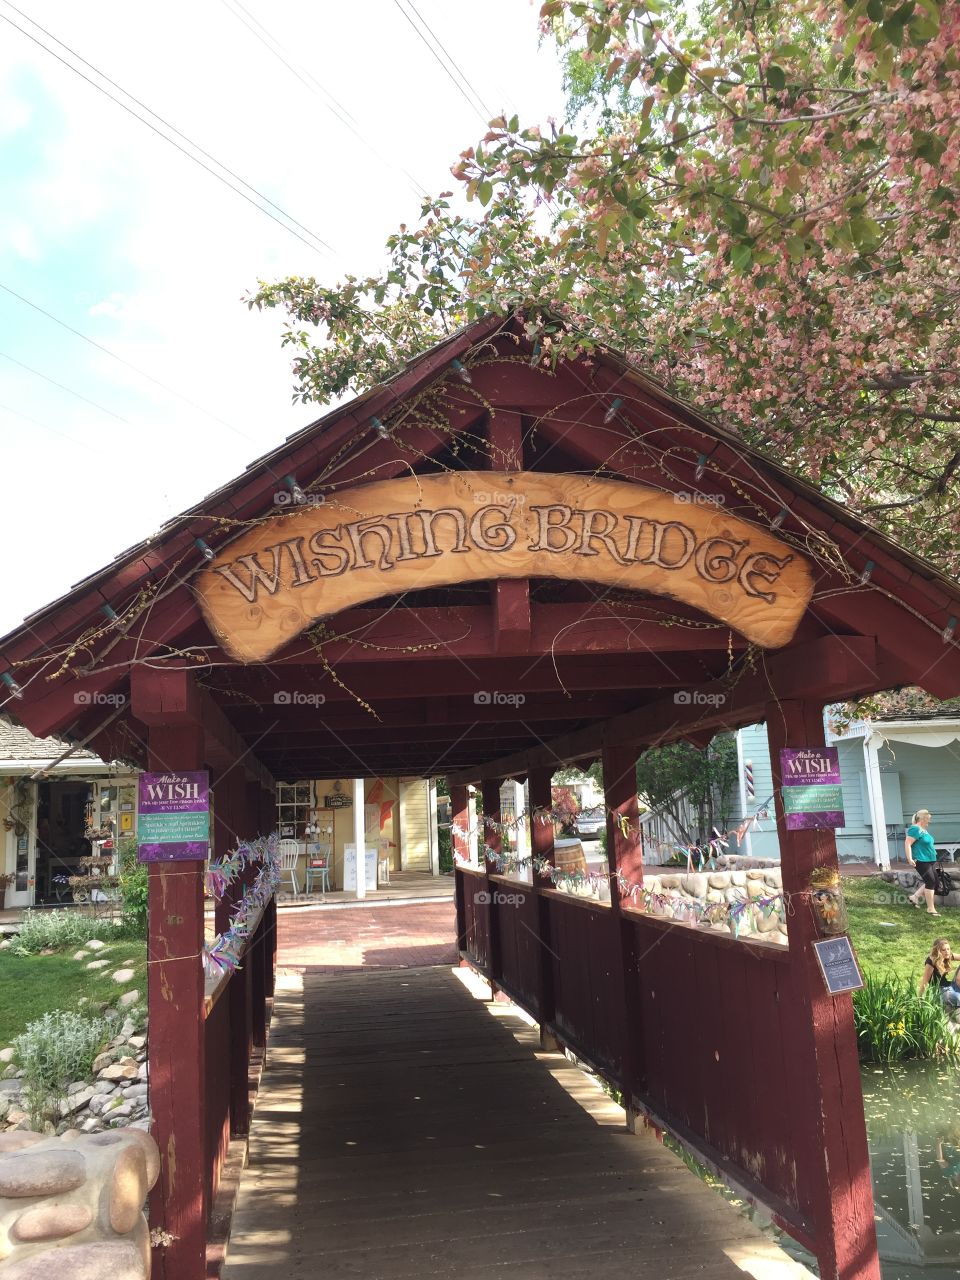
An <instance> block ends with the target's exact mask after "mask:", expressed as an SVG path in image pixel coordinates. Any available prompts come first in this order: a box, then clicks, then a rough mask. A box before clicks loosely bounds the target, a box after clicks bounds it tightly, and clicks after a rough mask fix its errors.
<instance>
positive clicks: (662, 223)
mask: <svg viewBox="0 0 960 1280" xmlns="http://www.w3.org/2000/svg"><path fill="white" fill-rule="evenodd" d="M541 23H542V26H543V30H544V32H545V33H546V34H547V35H548V36H549V37H550V38H553V39H555V40H556V41H557V43H558V45H559V46H560V47H561V49H562V50H563V52H564V56H565V58H566V65H567V73H568V87H569V90H570V100H571V110H572V113H573V115H574V118H575V120H576V119H577V118H579V119H582V120H583V121H584V123H583V124H582V125H581V126H580V127H579V128H578V127H577V126H576V125H575V124H571V125H565V126H563V127H562V128H557V127H556V126H549V127H548V126H547V125H546V124H545V125H543V126H538V125H536V124H531V125H522V124H521V122H520V121H519V120H517V119H516V118H514V119H512V120H507V119H504V118H500V119H497V120H494V121H492V122H491V124H490V128H489V131H488V133H487V135H486V137H485V138H483V140H482V141H481V142H479V143H478V144H477V145H476V146H475V147H471V148H470V149H469V150H467V151H466V152H464V154H463V155H462V157H461V159H460V162H459V163H458V164H457V166H456V167H455V169H454V174H455V176H456V177H457V179H458V180H459V181H461V182H462V183H463V184H464V185H465V189H466V193H467V195H468V197H469V198H470V199H471V200H472V201H474V202H475V204H476V206H477V207H478V210H479V212H478V214H477V216H476V217H475V218H469V217H463V216H461V215H458V214H455V213H453V212H452V211H451V207H450V205H449V202H448V200H447V197H446V196H440V197H438V198H437V199H436V200H433V201H430V202H428V204H427V205H426V206H425V208H424V214H423V219H422V222H421V224H420V225H419V226H418V227H416V228H413V229H410V228H406V227H401V228H400V230H399V231H398V233H397V234H396V235H395V236H393V237H392V238H391V239H390V241H389V242H388V252H389V262H388V264H387V267H386V269H385V270H384V272H383V273H382V274H381V275H379V276H377V277H373V278H370V279H366V280H357V279H351V278H348V279H347V280H346V282H344V283H343V284H342V285H338V286H337V287H335V288H324V287H322V286H320V285H319V284H317V282H315V281H312V280H309V281H304V280H299V279H294V280H286V281H281V282H279V283H276V284H273V285H262V286H261V287H260V289H259V291H258V292H257V293H256V294H255V295H254V296H253V297H251V298H250V299H249V302H250V305H259V306H278V305H279V306H283V307H286V309H287V310H288V312H289V314H290V324H289V326H288V329H287V332H286V334H285V338H284V341H285V342H288V343H291V344H293V345H294V346H295V348H296V349H297V354H296V359H295V375H296V378H297V395H298V396H300V397H302V398H304V399H317V400H325V399H327V398H328V397H329V396H330V395H331V394H339V393H342V392H344V391H345V390H347V389H354V390H360V389H363V388H364V387H366V386H369V385H371V384H373V383H374V382H376V381H378V380H379V379H380V378H382V377H383V376H384V375H385V374H387V373H390V372H392V371H393V370H394V369H395V367H396V364H397V362H398V361H400V360H403V359H406V358H407V357H409V356H411V355H414V354H416V353H417V352H419V351H421V350H422V349H423V348H424V347H425V346H427V345H429V344H430V343H432V342H433V341H435V340H436V338H437V337H438V336H440V335H442V334H443V333H444V332H446V331H448V330H449V329H450V328H452V327H454V326H456V325H457V324H459V323H461V322H463V321H465V320H470V319H473V318H475V317H477V316H478V315H481V314H483V313H486V312H490V311H501V312H506V311H508V310H510V309H514V308H522V309H523V311H524V314H525V316H526V318H527V324H528V328H529V331H530V333H531V336H535V337H536V338H537V339H538V341H539V342H540V344H541V352H542V357H541V358H542V359H543V360H544V361H552V360H556V359H559V358H561V357H562V356H564V355H567V354H570V353H571V352H574V351H576V352H582V351H584V350H589V348H590V346H591V345H592V344H593V343H595V342H603V343H605V344H607V345H610V346H612V347H613V348H614V349H616V350H617V351H619V352H621V353H622V354H624V355H625V356H626V357H627V358H628V359H630V360H632V361H633V362H635V363H636V364H637V365H638V366H640V367H643V368H644V369H645V370H646V371H647V372H650V373H652V374H654V375H656V376H658V377H660V378H661V379H662V380H663V381H664V382H666V383H667V384H668V385H669V386H670V387H671V389H673V390H674V391H676V392H677V393H678V394H680V395H683V396H685V397H686V398H688V399H690V400H692V401H694V402H695V403H696V404H698V405H699V406H700V407H701V408H702V409H703V410H705V411H707V412H712V413H713V414H715V415H716V416H717V417H718V419H719V420H721V421H723V422H724V423H725V424H726V425H728V426H733V427H735V428H737V429H738V430H739V431H740V432H741V433H742V435H743V437H744V439H745V440H748V441H749V442H750V443H751V444H754V445H758V446H760V447H761V448H766V449H768V450H771V451H774V452H775V453H776V455H777V456H778V457H779V458H780V459H782V460H784V461H785V462H786V463H787V465H790V466H793V467H794V468H795V469H796V470H798V471H799V472H801V473H803V474H805V475H807V476H808V477H810V478H811V479H813V480H815V481H817V482H818V483H820V484H821V485H822V486H823V487H824V488H825V489H826V491H827V492H829V493H831V494H832V495H833V496H834V497H836V498H838V499H840V500H841V501H844V502H846V503H848V504H849V505H850V506H851V507H853V508H855V509H857V510H858V511H859V512H861V513H862V514H865V515H867V516H869V517H872V518H873V519H874V520H875V521H876V522H877V523H879V524H880V525H881V526H882V527H884V528H886V529H887V530H888V531H889V532H891V533H893V534H894V536H897V537H898V538H899V539H900V540H901V541H904V542H906V543H907V544H908V545H913V546H918V547H919V549H921V550H922V551H924V552H925V553H926V554H928V555H931V556H933V557H934V558H936V559H938V560H939V561H940V562H941V563H942V564H943V565H944V566H945V567H947V568H954V569H957V568H960V551H958V540H957V538H956V534H957V531H958V530H960V482H958V472H960V429H958V428H960V391H958V381H957V378H958V370H957V354H958V352H957V347H958V323H957V299H958V289H960V220H958V217H957V214H958V211H960V54H958V50H960V3H957V0H942V2H938V0H905V2H904V3H902V4H898V3H897V2H896V0H856V3H841V2H838V0H751V2H743V0H705V3H704V5H703V7H702V8H701V9H700V11H699V13H698V15H697V17H696V18H695V19H694V18H691V17H690V15H689V14H688V12H687V7H686V6H685V5H684V4H683V2H682V0H646V2H645V3H628V2H626V0H589V2H587V0H547V2H546V3H545V4H544V5H543V7H542V9H541ZM558 318H559V323H558ZM310 324H313V325H318V326H319V327H320V330H321V333H320V335H319V338H318V339H315V338H314V337H313V336H312V335H311V334H310V331H309V329H308V328H307V327H306V326H307V325H310Z"/></svg>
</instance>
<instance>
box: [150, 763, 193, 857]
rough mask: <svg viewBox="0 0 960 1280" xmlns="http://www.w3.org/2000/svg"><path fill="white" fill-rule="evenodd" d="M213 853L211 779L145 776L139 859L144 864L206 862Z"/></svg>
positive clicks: (174, 774) (187, 775)
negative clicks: (211, 850)
mask: <svg viewBox="0 0 960 1280" xmlns="http://www.w3.org/2000/svg"><path fill="white" fill-rule="evenodd" d="M209 853H210V775H209V774H208V773H206V772H202V771H194V772H189V773H173V772H171V773H141V775H140V779H139V787H138V795H137V857H138V859H139V860H140V861H141V862H185V861H188V860H204V859H206V858H207V857H208V856H209Z"/></svg>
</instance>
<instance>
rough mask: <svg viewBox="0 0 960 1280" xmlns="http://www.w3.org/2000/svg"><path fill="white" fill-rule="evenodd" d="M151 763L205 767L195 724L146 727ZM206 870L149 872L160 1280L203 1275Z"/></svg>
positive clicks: (165, 866)
mask: <svg viewBox="0 0 960 1280" xmlns="http://www.w3.org/2000/svg"><path fill="white" fill-rule="evenodd" d="M149 765H150V768H151V770H154V771H156V772H165V771H166V770H168V769H190V770H192V769H203V768H204V767H205V765H206V760H205V758H204V748H203V730H202V728H201V726H200V725H199V724H191V723H186V724H181V725H178V726H176V727H175V726H173V725H154V726H152V727H151V729H150V754H149ZM203 871H204V864H203V863H202V862H171V863H162V862H160V863H151V864H150V865H149V869H148V874H149V895H150V901H149V935H148V944H147V956H148V970H147V997H148V1003H149V1008H150V1039H149V1042H148V1051H149V1070H150V1110H151V1113H152V1116H153V1136H154V1138H155V1139H156V1141H157V1145H158V1146H159V1148H160V1178H159V1180H158V1182H157V1185H156V1186H155V1187H154V1189H153V1191H152V1192H151V1195H150V1225H151V1227H153V1228H159V1229H161V1230H163V1231H166V1232H168V1233H169V1235H170V1236H171V1237H172V1243H171V1244H170V1245H168V1246H167V1247H166V1248H164V1249H158V1250H157V1251H156V1256H155V1259H154V1275H155V1276H156V1277H157V1280H203V1278H204V1277H205V1276H206V1247H207V1213H208V1209H209V1206H208V1204H207V1190H206V1187H207V1177H206V1170H207V1161H208V1158H209V1153H208V1152H207V1151H206V1149H205V1148H206V1141H205V1134H206V1113H205V1109H206V1097H205V1090H206V1083H205V1081H206V1066H205V1051H204V1016H203V1008H204V974H203V965H202V963H201V960H200V955H201V952H202V950H203Z"/></svg>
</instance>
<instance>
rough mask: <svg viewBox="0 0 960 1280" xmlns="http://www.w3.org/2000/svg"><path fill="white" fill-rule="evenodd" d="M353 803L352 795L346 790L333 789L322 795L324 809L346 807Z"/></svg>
mask: <svg viewBox="0 0 960 1280" xmlns="http://www.w3.org/2000/svg"><path fill="white" fill-rule="evenodd" d="M352 804H353V796H351V795H350V794H349V793H348V792H346V791H334V792H331V794H330V795H328V796H324V797H323V807H324V808H325V809H346V808H348V807H349V806H350V805H352Z"/></svg>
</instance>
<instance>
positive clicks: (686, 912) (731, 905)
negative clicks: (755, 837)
mask: <svg viewBox="0 0 960 1280" xmlns="http://www.w3.org/2000/svg"><path fill="white" fill-rule="evenodd" d="M454 856H455V857H456V859H457V861H459V862H461V863H462V862H463V861H464V860H463V859H462V858H460V856H459V855H458V854H455V855H454ZM483 856H484V857H485V858H486V860H487V861H488V862H491V863H493V865H494V867H495V868H496V869H497V871H498V873H500V874H501V875H503V874H509V873H511V872H514V871H525V870H526V869H527V867H532V868H533V870H534V871H535V872H536V873H537V874H538V875H549V876H550V880H551V883H552V884H553V885H555V886H558V885H563V886H564V887H566V888H568V889H583V888H589V889H590V890H591V891H593V892H597V891H598V890H599V886H600V885H601V884H607V883H608V882H609V880H610V879H611V878H612V875H611V873H609V872H608V873H606V874H604V873H602V872H595V871H590V872H588V871H564V870H562V869H561V868H559V867H555V866H554V865H553V863H552V862H549V861H548V860H547V859H546V858H541V857H528V858H515V857H512V856H511V855H510V854H504V853H501V852H500V851H499V850H497V849H491V848H490V847H489V845H486V846H484V849H483ZM617 889H618V891H619V893H620V899H621V901H622V902H632V904H633V905H634V906H635V907H639V909H640V910H641V911H649V910H650V908H651V906H653V907H655V908H656V914H660V912H662V910H663V908H664V907H668V908H669V909H670V912H671V918H672V919H674V920H678V921H680V922H681V923H687V924H696V925H702V924H707V925H711V924H722V925H731V926H732V927H733V934H734V937H737V938H738V937H739V936H740V930H741V928H742V927H743V923H744V919H743V917H744V913H745V912H746V910H747V908H748V907H755V908H756V909H757V910H758V911H759V912H760V914H761V915H762V916H763V918H764V919H765V920H769V919H770V917H771V916H774V915H775V916H776V917H777V919H778V920H780V921H783V920H785V919H786V909H785V901H786V899H785V895H784V893H783V891H782V890H778V891H777V892H776V893H773V894H770V895H768V896H767V897H763V898H750V897H744V898H743V899H741V900H738V901H736V902H705V901H704V900H703V899H702V898H681V897H678V896H674V895H673V894H671V893H662V892H660V891H658V890H653V889H645V888H644V887H643V885H642V884H628V883H627V881H626V880H624V878H623V876H622V875H621V874H620V873H619V872H617ZM641 903H642V905H641Z"/></svg>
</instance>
